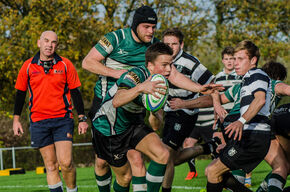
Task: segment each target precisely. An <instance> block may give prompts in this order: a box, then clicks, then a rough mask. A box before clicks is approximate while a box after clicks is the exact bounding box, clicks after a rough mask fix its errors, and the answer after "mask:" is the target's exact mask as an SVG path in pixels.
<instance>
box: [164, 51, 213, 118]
mask: <svg viewBox="0 0 290 192" xmlns="http://www.w3.org/2000/svg"><path fill="white" fill-rule="evenodd" d="M173 64H174V66H175V67H176V69H177V70H178V71H179V72H180V73H182V74H184V75H185V76H186V77H188V78H190V79H191V80H192V81H194V82H197V83H199V84H201V85H204V84H207V83H210V82H211V81H212V79H213V78H214V75H213V74H212V73H211V72H210V71H209V70H208V69H207V68H206V67H205V66H204V65H202V64H201V63H200V61H199V60H198V59H197V58H196V57H194V56H192V55H190V54H188V53H186V52H184V51H183V50H180V51H179V53H178V54H177V56H176V57H175V59H174V61H173ZM197 97H198V93H193V92H191V91H187V90H184V89H180V88H178V87H176V86H174V85H173V84H171V83H169V97H168V100H170V99H172V98H180V99H182V100H190V99H194V98H197ZM181 110H183V111H184V112H185V113H187V114H189V115H194V114H196V113H198V109H181ZM164 111H166V112H168V111H173V109H171V108H170V106H169V105H168V103H167V104H166V105H165V107H164Z"/></svg>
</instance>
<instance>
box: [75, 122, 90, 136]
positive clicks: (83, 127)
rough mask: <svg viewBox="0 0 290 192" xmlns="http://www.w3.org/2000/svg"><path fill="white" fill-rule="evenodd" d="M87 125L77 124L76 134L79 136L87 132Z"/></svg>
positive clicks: (83, 123) (84, 123)
mask: <svg viewBox="0 0 290 192" xmlns="http://www.w3.org/2000/svg"><path fill="white" fill-rule="evenodd" d="M88 127H89V125H88V123H87V122H79V126H78V133H79V135H80V134H85V133H86V132H87V130H88Z"/></svg>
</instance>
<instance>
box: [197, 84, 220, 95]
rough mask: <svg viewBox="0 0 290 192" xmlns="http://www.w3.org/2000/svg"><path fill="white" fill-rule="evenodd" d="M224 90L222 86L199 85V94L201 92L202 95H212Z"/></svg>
mask: <svg viewBox="0 0 290 192" xmlns="http://www.w3.org/2000/svg"><path fill="white" fill-rule="evenodd" d="M224 89H225V88H224V87H223V85H222V84H214V83H210V84H205V85H201V89H200V91H199V92H201V93H202V94H204V95H209V94H211V93H213V92H214V91H223V90H224Z"/></svg>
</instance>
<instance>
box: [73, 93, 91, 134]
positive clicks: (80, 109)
mask: <svg viewBox="0 0 290 192" xmlns="http://www.w3.org/2000/svg"><path fill="white" fill-rule="evenodd" d="M70 92H71V97H72V100H73V103H74V107H75V108H76V110H77V113H78V119H79V125H78V133H79V134H85V133H86V132H87V129H88V126H89V125H88V124H87V122H86V120H87V119H86V117H85V110H84V102H83V98H82V94H81V92H80V90H79V88H75V89H71V90H70Z"/></svg>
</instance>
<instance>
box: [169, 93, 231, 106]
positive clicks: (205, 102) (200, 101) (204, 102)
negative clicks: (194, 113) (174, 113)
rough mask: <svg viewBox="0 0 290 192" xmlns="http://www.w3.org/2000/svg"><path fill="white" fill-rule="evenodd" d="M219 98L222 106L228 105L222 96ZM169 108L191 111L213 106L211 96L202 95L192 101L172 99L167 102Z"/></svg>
mask: <svg viewBox="0 0 290 192" xmlns="http://www.w3.org/2000/svg"><path fill="white" fill-rule="evenodd" d="M218 96H220V101H221V102H222V104H224V103H228V102H229V100H228V99H227V98H226V97H225V96H224V94H222V95H218ZM169 105H170V108H172V109H193V108H206V107H212V106H213V99H212V96H211V95H204V96H201V97H198V98H196V99H192V100H182V99H179V98H173V99H172V100H170V101H169Z"/></svg>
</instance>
